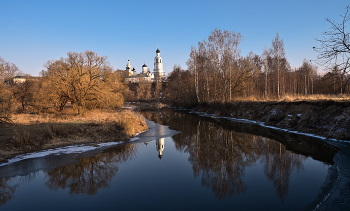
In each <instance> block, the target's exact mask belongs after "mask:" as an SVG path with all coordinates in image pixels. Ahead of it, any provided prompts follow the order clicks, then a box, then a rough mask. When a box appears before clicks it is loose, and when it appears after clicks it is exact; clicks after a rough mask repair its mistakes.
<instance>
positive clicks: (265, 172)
mask: <svg viewBox="0 0 350 211" xmlns="http://www.w3.org/2000/svg"><path fill="white" fill-rule="evenodd" d="M142 113H143V115H145V116H146V117H147V118H148V119H151V120H153V121H155V122H158V123H160V124H164V125H168V126H169V128H170V129H172V130H177V131H180V132H181V133H178V134H176V135H174V136H172V137H166V138H161V139H158V140H152V141H149V142H140V143H134V144H128V145H122V146H117V147H112V148H109V149H106V150H104V151H103V152H99V153H97V154H95V155H93V156H86V157H85V158H79V159H72V157H71V156H72V155H70V156H68V155H56V156H49V157H47V159H45V158H43V159H40V160H31V161H26V162H31V163H36V162H40V163H43V162H44V163H45V162H46V163H47V164H48V165H47V166H48V167H43V168H42V169H41V170H35V171H34V170H33V171H31V170H30V169H26V171H23V172H26V173H23V174H21V175H17V176H14V177H5V178H0V179H1V180H0V210H232V209H234V210H302V209H303V208H304V207H305V206H306V205H308V204H309V203H310V202H311V201H313V200H314V199H315V198H316V196H317V194H318V191H319V189H320V187H321V186H322V184H323V183H324V181H325V178H326V176H327V169H328V168H329V167H330V165H331V164H332V159H331V157H332V155H327V156H325V157H329V158H324V159H323V160H322V159H321V160H322V161H318V160H316V159H313V158H312V157H316V158H317V157H318V154H317V153H320V151H322V150H324V149H323V148H322V147H320V149H318V148H317V146H316V148H317V150H315V151H317V152H316V153H314V152H311V151H313V150H314V149H315V146H312V147H310V146H309V147H310V149H312V150H309V149H308V146H305V145H306V144H305V143H304V142H303V141H301V140H302V139H303V138H300V137H299V138H297V139H290V138H291V137H284V136H283V135H280V134H272V133H268V134H267V133H266V134H267V135H265V136H259V135H256V133H255V134H254V132H253V134H254V135H253V134H252V133H250V134H249V133H244V132H242V128H246V129H244V130H245V131H249V130H253V131H255V132H256V131H257V130H258V129H254V128H251V127H250V126H247V125H242V124H241V125H240V124H233V125H231V123H230V122H228V121H226V122H225V121H214V120H211V119H208V118H201V117H198V116H196V115H193V114H186V113H184V112H174V111H172V110H168V109H166V110H162V111H142ZM247 127H248V128H247ZM249 128H250V129H249ZM159 132H161V131H159ZM265 132H266V131H265ZM271 137H276V138H275V139H273V138H271ZM278 139H281V140H282V139H283V140H284V141H285V142H286V144H285V143H284V142H283V141H281V142H282V143H281V142H279V141H276V140H278ZM300 139H301V140H300ZM141 141H142V140H141ZM294 142H296V143H295V144H290V143H294ZM303 146H305V147H303ZM291 148H292V149H296V150H295V151H297V152H298V153H294V152H292V151H291V150H289V149H291ZM65 159H67V160H69V161H70V160H74V162H73V163H72V162H68V161H67V162H68V163H71V164H67V165H62V166H59V167H55V168H50V165H49V164H50V162H54V161H58V160H65ZM11 165H13V164H11ZM32 165H33V164H32ZM23 166H24V165H21V167H17V168H24V167H23ZM2 169H4V168H3V167H0V172H1V170H2Z"/></svg>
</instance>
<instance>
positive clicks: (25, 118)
mask: <svg viewBox="0 0 350 211" xmlns="http://www.w3.org/2000/svg"><path fill="white" fill-rule="evenodd" d="M12 121H13V123H12V124H1V125H0V127H1V128H0V129H1V130H0V163H3V162H7V160H8V159H10V158H13V157H15V156H17V155H20V154H25V153H31V152H37V151H41V150H46V149H53V148H58V147H63V146H70V145H77V144H92V143H102V142H115V141H128V140H129V139H130V138H131V137H133V136H134V135H135V134H137V133H140V132H142V131H145V130H147V129H148V126H147V124H146V122H145V120H144V118H143V117H140V116H138V115H136V114H134V113H133V112H131V111H130V110H119V111H98V110H95V111H89V112H87V113H85V114H84V115H75V114H74V113H70V112H69V111H67V112H64V113H56V114H15V115H13V116H12Z"/></svg>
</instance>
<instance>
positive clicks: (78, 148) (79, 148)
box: [0, 130, 146, 167]
mask: <svg viewBox="0 0 350 211" xmlns="http://www.w3.org/2000/svg"><path fill="white" fill-rule="evenodd" d="M145 131H146V130H145ZM145 131H142V132H140V133H136V134H135V136H134V138H131V139H130V140H129V142H133V141H136V140H138V138H137V137H136V136H138V135H139V134H141V133H143V132H145ZM122 143H125V142H123V141H117V142H106V143H90V144H88V145H87V144H80V145H72V146H66V147H59V148H55V149H48V150H43V151H39V152H32V153H27V154H23V155H18V156H16V157H14V158H11V159H9V160H8V162H6V163H1V164H0V167H1V166H5V165H8V164H11V163H15V162H18V161H21V160H26V159H31V158H39V157H44V156H47V155H62V154H72V153H83V152H87V151H91V150H95V149H102V148H107V147H111V146H116V145H119V144H122Z"/></svg>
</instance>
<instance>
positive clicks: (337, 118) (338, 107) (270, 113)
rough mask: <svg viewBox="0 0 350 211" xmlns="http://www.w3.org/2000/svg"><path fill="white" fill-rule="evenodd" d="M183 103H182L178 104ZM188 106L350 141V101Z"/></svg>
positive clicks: (207, 111)
mask: <svg viewBox="0 0 350 211" xmlns="http://www.w3.org/2000/svg"><path fill="white" fill-rule="evenodd" d="M176 106H181V105H176ZM185 107H186V108H189V109H192V110H195V111H198V112H205V113H208V114H214V115H215V116H220V117H232V118H236V119H246V120H252V121H255V122H260V123H263V124H264V125H266V126H272V127H277V128H281V129H287V130H289V131H298V132H300V133H308V134H315V135H317V136H323V137H326V138H329V139H337V140H350V102H338V101H332V100H327V101H325V100H321V101H299V102H273V101H271V102H254V101H246V102H232V103H225V104H223V103H201V104H196V105H187V106H185Z"/></svg>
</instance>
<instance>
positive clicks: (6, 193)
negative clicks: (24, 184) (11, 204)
mask: <svg viewBox="0 0 350 211" xmlns="http://www.w3.org/2000/svg"><path fill="white" fill-rule="evenodd" d="M12 180H13V179H12V178H4V179H2V180H0V205H4V204H6V202H8V201H10V200H11V199H12V198H13V196H14V193H15V191H16V188H17V187H18V186H19V184H18V183H17V184H11V183H12Z"/></svg>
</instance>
